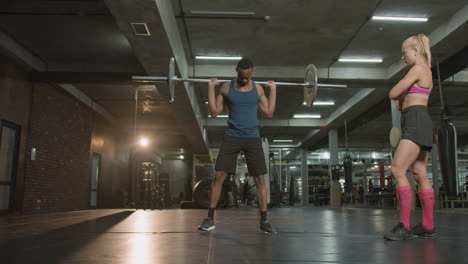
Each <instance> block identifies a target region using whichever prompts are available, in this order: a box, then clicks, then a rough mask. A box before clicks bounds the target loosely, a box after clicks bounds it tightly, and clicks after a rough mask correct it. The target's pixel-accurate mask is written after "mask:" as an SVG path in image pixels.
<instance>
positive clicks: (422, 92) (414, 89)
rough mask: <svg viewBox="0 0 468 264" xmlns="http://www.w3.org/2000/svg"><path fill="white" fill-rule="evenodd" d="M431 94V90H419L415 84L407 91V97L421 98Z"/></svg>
mask: <svg viewBox="0 0 468 264" xmlns="http://www.w3.org/2000/svg"><path fill="white" fill-rule="evenodd" d="M430 93H431V90H429V89H425V88H421V87H419V86H417V85H415V84H413V86H411V87H410V88H409V89H408V95H422V96H429V94H430Z"/></svg>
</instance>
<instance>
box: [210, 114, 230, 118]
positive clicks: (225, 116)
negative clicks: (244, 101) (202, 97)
mask: <svg viewBox="0 0 468 264" xmlns="http://www.w3.org/2000/svg"><path fill="white" fill-rule="evenodd" d="M208 117H211V118H213V117H212V116H211V115H208ZM228 117H229V116H228V115H217V116H216V118H228Z"/></svg>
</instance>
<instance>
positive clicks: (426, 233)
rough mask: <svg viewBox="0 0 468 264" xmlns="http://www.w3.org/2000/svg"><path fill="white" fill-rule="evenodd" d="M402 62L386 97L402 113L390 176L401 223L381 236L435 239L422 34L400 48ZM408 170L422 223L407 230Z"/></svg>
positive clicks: (426, 52) (427, 64) (426, 50)
mask: <svg viewBox="0 0 468 264" xmlns="http://www.w3.org/2000/svg"><path fill="white" fill-rule="evenodd" d="M401 51H402V59H403V61H404V62H405V64H406V65H408V66H409V67H411V68H410V70H409V72H408V73H407V74H406V76H405V77H404V78H403V79H401V80H400V81H399V82H398V83H397V84H396V85H395V86H394V87H393V88H392V89H391V91H390V93H389V95H388V96H389V98H390V99H392V100H395V101H396V104H397V107H398V109H399V110H401V131H402V136H401V139H400V141H399V144H398V147H397V149H396V152H395V156H394V159H393V162H392V167H391V173H392V176H393V178H394V179H395V182H396V186H397V195H398V200H399V205H400V221H399V223H398V224H397V225H396V226H395V227H393V228H392V230H391V231H390V232H389V233H387V234H386V235H385V236H384V237H385V238H386V239H388V240H406V239H412V238H414V237H416V236H422V237H434V236H435V227H434V222H433V208H434V191H433V189H432V186H431V183H430V182H429V179H428V177H427V160H428V156H429V155H428V154H429V151H430V150H431V148H432V144H433V126H432V120H431V118H430V116H429V114H428V112H427V104H428V101H429V95H430V93H431V90H432V71H431V51H430V46H429V38H428V37H427V36H426V35H424V34H419V35H417V36H412V37H410V38H408V39H407V40H405V41H404V42H403V44H402V47H401ZM408 168H410V170H411V173H412V174H413V177H414V179H415V180H416V183H417V185H418V195H419V200H420V201H421V207H422V222H421V223H420V224H418V225H416V226H414V227H412V228H411V227H410V216H411V203H412V197H413V196H412V190H411V186H410V183H409V181H408V178H407V177H406V171H407V169H408Z"/></svg>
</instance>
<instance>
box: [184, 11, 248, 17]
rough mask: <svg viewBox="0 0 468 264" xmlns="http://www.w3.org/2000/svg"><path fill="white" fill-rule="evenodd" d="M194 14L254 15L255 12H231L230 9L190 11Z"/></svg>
mask: <svg viewBox="0 0 468 264" xmlns="http://www.w3.org/2000/svg"><path fill="white" fill-rule="evenodd" d="M190 14H192V15H208V16H254V15H255V12H230V11H190Z"/></svg>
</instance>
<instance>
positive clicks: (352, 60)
mask: <svg viewBox="0 0 468 264" xmlns="http://www.w3.org/2000/svg"><path fill="white" fill-rule="evenodd" d="M338 61H339V62H371V63H381V62H382V61H383V60H382V59H346V58H342V59H338Z"/></svg>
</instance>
